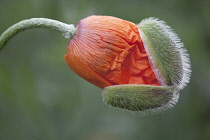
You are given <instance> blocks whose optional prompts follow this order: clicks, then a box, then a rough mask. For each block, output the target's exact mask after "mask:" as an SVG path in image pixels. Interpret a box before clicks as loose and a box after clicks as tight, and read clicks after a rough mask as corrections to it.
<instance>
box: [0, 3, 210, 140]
mask: <svg viewBox="0 0 210 140" xmlns="http://www.w3.org/2000/svg"><path fill="white" fill-rule="evenodd" d="M93 14H95V15H111V16H115V17H119V18H122V19H125V20H129V21H132V22H134V23H138V22H140V21H141V20H142V19H144V18H147V17H157V18H159V19H161V20H165V21H166V22H167V23H168V24H169V25H170V26H171V27H172V28H173V29H174V30H175V31H176V32H177V33H178V35H179V36H180V38H181V39H182V41H183V42H184V44H185V47H186V48H187V49H188V52H189V54H190V58H191V61H192V70H193V72H192V77H191V81H190V84H189V85H188V86H187V88H185V89H184V90H182V91H181V96H180V100H179V102H178V104H177V105H176V106H175V107H174V108H173V109H171V110H169V111H167V112H165V113H162V114H160V115H155V116H148V117H141V116H138V115H133V114H131V113H129V112H124V111H120V110H117V109H113V108H111V107H109V106H106V105H105V104H104V102H103V101H102V96H101V91H102V90H101V89H99V88H98V87H96V86H94V85H92V84H90V83H88V82H86V81H85V80H83V79H81V78H80V77H78V76H77V75H76V74H75V73H74V72H73V71H71V70H70V69H69V68H68V66H67V64H66V63H65V61H64V59H63V55H64V54H65V52H66V46H67V44H68V40H66V39H65V38H63V36H62V35H61V34H59V33H57V32H55V31H51V30H48V29H34V30H28V31H25V32H23V33H21V34H19V35H17V36H16V37H14V38H13V39H12V40H11V41H10V42H9V43H8V44H7V46H6V47H5V49H4V50H3V51H2V52H1V53H0V140H209V139H210V1H209V0H159V1H157V0H156V1H155V0H0V34H1V33H2V32H3V31H4V30H6V29H7V28H8V27H9V26H11V25H13V24H14V23H16V22H19V21H21V20H23V19H28V18H32V17H46V18H52V19H56V20H60V21H62V22H66V23H73V24H76V23H77V22H78V21H79V20H80V19H82V18H85V17H87V16H89V15H93Z"/></svg>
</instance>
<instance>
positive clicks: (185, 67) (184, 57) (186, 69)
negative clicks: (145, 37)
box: [140, 17, 191, 90]
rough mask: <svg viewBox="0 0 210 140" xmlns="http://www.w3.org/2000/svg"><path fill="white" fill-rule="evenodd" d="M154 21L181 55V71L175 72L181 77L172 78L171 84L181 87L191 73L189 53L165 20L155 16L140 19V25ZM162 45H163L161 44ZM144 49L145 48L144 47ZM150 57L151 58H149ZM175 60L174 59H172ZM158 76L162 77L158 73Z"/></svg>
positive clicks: (187, 81) (184, 84) (187, 80)
mask: <svg viewBox="0 0 210 140" xmlns="http://www.w3.org/2000/svg"><path fill="white" fill-rule="evenodd" d="M148 21H149V22H155V24H156V25H157V26H159V27H161V29H162V30H164V33H165V34H166V35H167V36H168V38H169V39H170V41H171V42H172V43H173V45H174V46H173V47H174V49H175V51H178V52H179V53H180V57H181V62H179V63H181V65H182V71H179V73H177V74H182V77H181V79H180V78H177V79H172V80H174V81H172V82H173V84H174V86H175V87H177V88H178V89H179V90H181V89H183V88H184V87H185V86H186V85H187V83H189V80H190V75H191V64H190V60H189V54H188V53H187V50H186V49H185V48H184V45H183V43H182V42H181V41H180V38H179V37H178V35H177V34H176V33H175V32H174V30H173V29H172V28H171V27H170V26H168V25H167V24H166V22H165V21H161V20H159V19H157V18H153V17H150V18H147V19H144V20H142V21H141V23H140V25H141V24H143V23H144V22H148ZM145 47H147V46H145ZM163 47H164V46H163ZM145 49H146V48H145ZM151 59H152V58H151ZM174 61H176V60H174ZM166 67H167V66H166ZM158 77H162V76H160V75H158Z"/></svg>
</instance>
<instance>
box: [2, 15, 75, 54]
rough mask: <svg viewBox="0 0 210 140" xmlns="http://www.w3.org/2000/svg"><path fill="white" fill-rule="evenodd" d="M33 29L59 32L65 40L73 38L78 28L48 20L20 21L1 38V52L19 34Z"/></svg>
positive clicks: (32, 19)
mask: <svg viewBox="0 0 210 140" xmlns="http://www.w3.org/2000/svg"><path fill="white" fill-rule="evenodd" d="M33 28H49V29H53V30H56V31H59V32H61V33H62V34H63V36H64V37H65V38H72V37H73V36H74V33H75V31H76V28H75V27H74V25H72V24H65V23H62V22H60V21H56V20H52V19H47V18H31V19H27V20H23V21H20V22H18V23H16V24H14V25H13V26H11V27H9V28H8V29H7V30H6V31H5V32H4V33H3V34H2V35H1V36H0V51H1V50H2V49H3V48H4V46H5V45H6V43H7V42H8V41H9V40H10V39H11V38H12V37H14V36H15V35H17V34H18V33H20V32H22V31H25V30H27V29H33Z"/></svg>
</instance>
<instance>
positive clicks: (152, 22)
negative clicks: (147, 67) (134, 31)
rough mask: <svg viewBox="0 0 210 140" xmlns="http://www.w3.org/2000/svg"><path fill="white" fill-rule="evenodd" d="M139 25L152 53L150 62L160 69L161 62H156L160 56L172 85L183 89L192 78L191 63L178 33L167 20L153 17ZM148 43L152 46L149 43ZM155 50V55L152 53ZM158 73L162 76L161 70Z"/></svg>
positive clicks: (146, 46)
mask: <svg viewBox="0 0 210 140" xmlns="http://www.w3.org/2000/svg"><path fill="white" fill-rule="evenodd" d="M138 27H139V30H140V35H142V34H143V36H142V40H143V42H144V45H145V49H146V51H148V54H149V55H150V57H149V58H150V59H152V60H150V62H151V63H152V64H151V65H152V66H153V68H154V71H158V70H157V69H158V68H157V67H159V66H158V65H159V63H158V64H155V62H156V61H154V60H155V59H157V58H156V57H158V59H159V60H160V61H161V63H162V65H163V67H164V68H165V69H166V71H167V74H168V76H169V78H170V80H171V82H172V83H171V84H172V86H174V87H177V89H178V90H181V89H183V88H184V87H185V86H186V85H187V83H189V80H190V76H191V64H190V59H189V54H188V53H187V50H186V49H185V48H184V45H183V43H182V42H181V41H180V38H179V37H178V35H177V34H176V33H175V32H174V31H173V29H172V28H171V27H170V26H168V25H167V24H166V22H164V21H161V20H159V19H157V18H153V17H150V18H147V19H144V20H142V21H141V22H140V23H139V25H138ZM141 33H142V34H141ZM144 35H145V36H146V37H145V36H144ZM148 43H149V44H150V45H151V46H149V45H147V44H148ZM154 43H156V44H154ZM158 43H159V44H158ZM148 46H149V47H151V48H152V49H151V48H149V49H150V50H149V49H148ZM151 50H152V51H151ZM154 52H155V53H156V54H155V55H153V54H151V53H154ZM157 73H158V74H157V75H159V77H162V76H160V75H161V72H157ZM163 77H164V76H163ZM166 85H167V84H166Z"/></svg>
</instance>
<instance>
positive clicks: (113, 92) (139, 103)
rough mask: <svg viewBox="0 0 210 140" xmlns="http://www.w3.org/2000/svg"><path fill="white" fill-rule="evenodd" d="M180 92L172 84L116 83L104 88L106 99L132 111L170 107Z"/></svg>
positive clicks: (116, 105)
mask: <svg viewBox="0 0 210 140" xmlns="http://www.w3.org/2000/svg"><path fill="white" fill-rule="evenodd" d="M175 94H179V93H178V92H176V90H174V89H173V87H170V86H151V85H116V86H109V87H106V88H104V90H103V99H104V101H105V102H106V103H107V104H108V105H111V106H113V107H117V108H122V109H127V110H131V111H145V110H152V109H156V108H161V107H164V106H165V107H164V108H167V106H168V108H170V107H171V106H173V105H174V104H175V103H176V101H177V100H178V99H176V96H175Z"/></svg>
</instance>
